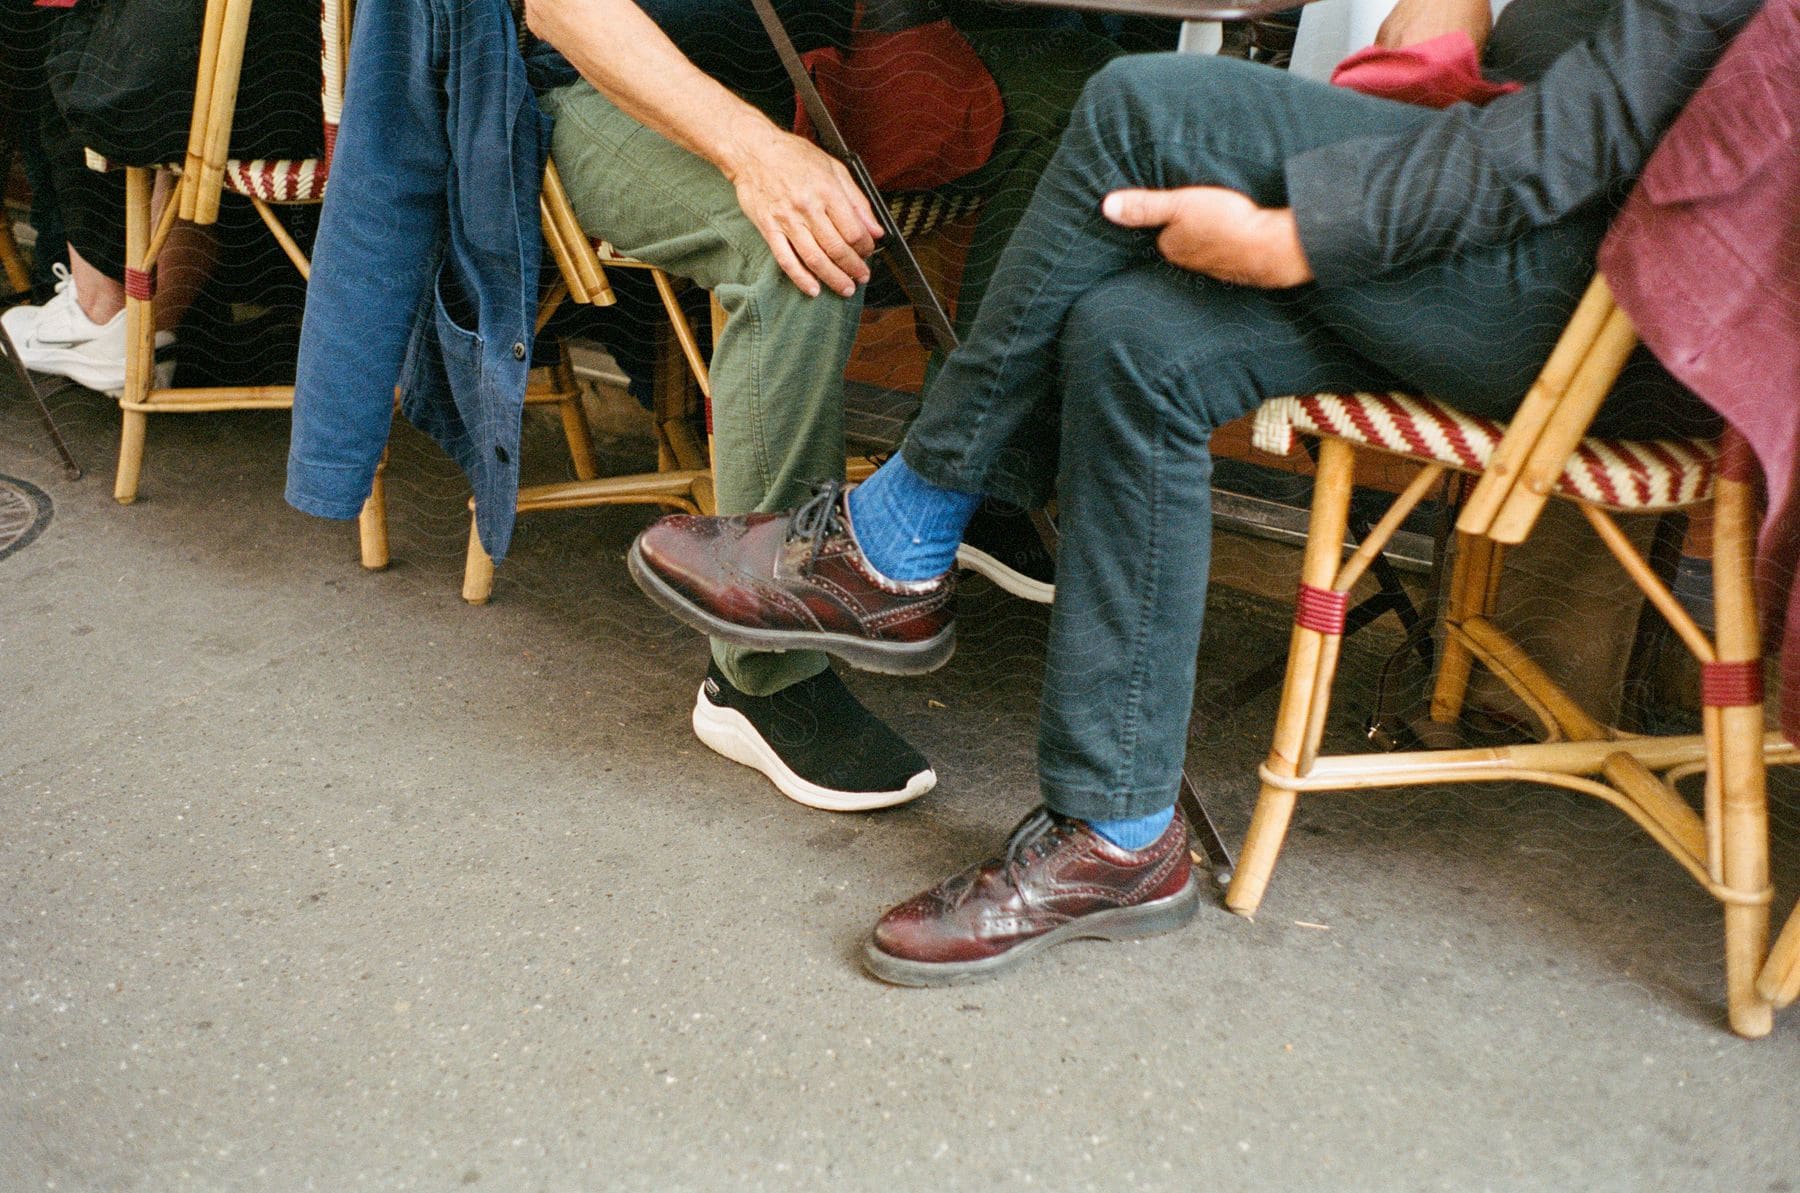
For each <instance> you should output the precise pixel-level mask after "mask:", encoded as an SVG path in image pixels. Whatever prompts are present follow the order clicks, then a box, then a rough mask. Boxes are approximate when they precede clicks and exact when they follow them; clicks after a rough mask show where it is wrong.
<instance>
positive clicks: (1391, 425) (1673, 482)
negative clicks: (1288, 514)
mask: <svg viewBox="0 0 1800 1193" xmlns="http://www.w3.org/2000/svg"><path fill="white" fill-rule="evenodd" d="M1296 432H1298V433H1301V434H1307V435H1326V436H1331V437H1333V438H1337V439H1346V440H1349V441H1350V442H1352V443H1361V444H1366V445H1368V446H1369V447H1373V448H1377V449H1379V450H1381V451H1387V452H1393V453H1394V454H1395V455H1401V456H1410V457H1412V458H1413V459H1416V460H1431V461H1435V462H1437V463H1439V464H1447V465H1449V466H1450V467H1451V468H1454V469H1457V470H1458V471H1461V472H1480V471H1482V470H1483V469H1484V468H1486V467H1487V462H1488V459H1489V458H1490V457H1491V456H1492V455H1493V453H1494V448H1495V447H1496V446H1497V445H1498V444H1499V442H1500V437H1501V436H1502V435H1504V434H1505V433H1506V426H1505V424H1503V423H1498V422H1495V421H1494V420H1493V419H1488V418H1479V417H1476V416H1475V415H1471V414H1464V413H1463V412H1462V411H1460V410H1455V409H1452V408H1451V407H1449V406H1446V405H1444V404H1442V403H1441V402H1434V401H1432V400H1431V399H1429V398H1421V397H1418V396H1416V395H1413V394H1398V393H1379V394H1378V393H1336V394H1333V393H1321V394H1305V395H1301V396H1298V397H1286V398H1271V399H1269V400H1268V401H1267V402H1264V403H1263V404H1262V405H1261V406H1260V407H1258V408H1257V411H1256V415H1255V423H1254V425H1253V428H1252V431H1251V443H1252V444H1253V445H1254V446H1255V447H1257V448H1259V449H1261V450H1262V451H1266V452H1271V453H1273V454H1275V455H1282V456H1284V455H1287V454H1288V453H1289V452H1291V451H1292V450H1293V449H1294V435H1295V433H1296ZM1718 456H1719V445H1718V444H1717V442H1715V441H1713V440H1710V439H1654V440H1650V439H1598V438H1592V437H1589V438H1586V439H1583V440H1582V441H1581V446H1580V447H1579V448H1578V449H1576V452H1575V454H1574V456H1572V457H1571V458H1570V460H1569V463H1568V466H1567V467H1565V468H1564V469H1563V474H1562V477H1561V479H1559V480H1558V481H1557V490H1558V492H1560V493H1562V494H1563V495H1564V496H1567V497H1574V498H1577V499H1579V500H1582V501H1586V502H1589V503H1591V504H1593V505H1598V506H1602V507H1604V508H1606V509H1612V510H1664V509H1678V508H1680V507H1682V506H1687V505H1692V504H1694V503H1695V502H1698V501H1703V500H1705V499H1706V498H1708V497H1710V496H1711V495H1712V487H1713V473H1714V465H1715V463H1716V461H1717V460H1718Z"/></svg>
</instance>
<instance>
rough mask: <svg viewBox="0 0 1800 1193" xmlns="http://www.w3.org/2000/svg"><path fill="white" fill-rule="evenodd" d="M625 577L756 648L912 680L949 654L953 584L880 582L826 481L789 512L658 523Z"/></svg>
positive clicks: (840, 494) (945, 580)
mask: <svg viewBox="0 0 1800 1193" xmlns="http://www.w3.org/2000/svg"><path fill="white" fill-rule="evenodd" d="M629 563H630V567H631V576H632V578H633V579H634V580H636V581H637V583H638V587H639V588H642V589H643V590H644V593H645V594H646V595H647V596H649V597H650V599H651V600H653V601H655V602H656V603H657V604H659V605H661V606H662V607H663V608H665V609H667V610H668V611H669V612H671V613H673V614H674V615H675V616H676V617H679V618H680V619H681V620H682V621H685V622H687V623H688V624H689V625H691V626H693V627H694V628H695V629H697V630H700V631H702V632H704V633H707V634H711V635H713V636H715V637H718V638H723V639H724V640H725V641H727V642H731V643H734V644H736V645H739V646H748V647H751V648H754V649H757V650H822V651H825V652H827V653H829V654H833V655H836V656H837V657H839V658H841V659H843V660H844V661H845V662H847V663H849V664H850V665H851V666H853V667H861V668H862V669H864V670H865V671H884V672H887V673H889V674H892V675H918V674H922V673H923V672H926V671H933V670H936V669H937V668H939V667H941V666H943V665H944V663H945V662H946V661H947V660H948V659H949V658H950V655H951V654H952V653H953V652H954V651H955V650H956V620H955V615H954V612H953V608H952V594H953V592H954V581H953V579H952V578H951V577H950V576H940V577H938V578H936V579H933V580H920V581H897V580H889V579H887V578H886V577H885V576H882V575H881V574H880V573H878V572H876V571H875V570H874V569H873V568H871V567H870V566H869V565H868V564H867V562H865V561H864V559H863V555H862V549H861V548H859V547H858V546H857V545H856V539H855V538H854V537H853V536H852V534H851V533H850V522H849V515H848V512H847V511H846V509H845V507H844V487H843V485H842V484H840V483H838V482H836V481H833V482H832V483H830V484H828V485H825V486H823V487H821V488H820V490H819V491H818V492H817V493H816V494H814V495H813V497H812V498H811V499H810V500H808V501H806V502H805V503H804V504H802V505H801V506H799V507H798V508H796V509H795V510H793V511H792V512H791V513H786V514H735V515H732V516H730V517H722V518H703V517H697V516H692V515H687V514H676V515H673V516H671V517H667V518H663V519H661V520H660V521H658V522H656V523H655V524H654V525H652V526H651V527H650V528H649V529H648V530H646V531H644V533H642V534H640V535H638V537H637V541H636V542H634V543H632V544H631V555H630V557H629Z"/></svg>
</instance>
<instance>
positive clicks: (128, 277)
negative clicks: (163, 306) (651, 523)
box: [125, 267, 156, 302]
mask: <svg viewBox="0 0 1800 1193" xmlns="http://www.w3.org/2000/svg"><path fill="white" fill-rule="evenodd" d="M125 297H126V298H135V299H137V300H138V301H139V302H149V301H150V300H151V299H152V298H155V297H156V273H155V272H154V271H152V270H143V269H131V268H129V267H127V268H126V270H125Z"/></svg>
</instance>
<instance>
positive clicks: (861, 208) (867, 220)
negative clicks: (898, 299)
mask: <svg viewBox="0 0 1800 1193" xmlns="http://www.w3.org/2000/svg"><path fill="white" fill-rule="evenodd" d="M831 164H832V167H833V168H834V169H835V170H836V172H837V179H838V185H839V186H840V187H842V188H843V190H844V198H845V199H846V200H847V201H848V202H849V204H850V209H851V210H852V211H853V212H855V213H856V217H857V219H858V220H860V221H861V223H862V226H863V228H864V229H865V230H866V231H867V232H868V241H867V244H868V247H867V248H860V247H859V249H858V251H859V252H861V253H862V255H863V256H865V257H867V256H868V255H869V254H870V253H872V252H874V251H875V242H876V241H877V240H880V239H881V238H882V236H883V235H885V232H884V230H883V229H882V227H881V221H880V220H878V219H876V218H875V209H874V208H873V207H871V206H869V200H868V198H867V196H865V195H864V194H863V193H862V188H861V187H859V186H857V185H856V179H854V178H852V177H851V176H850V171H849V170H847V169H845V168H844V164H843V163H842V162H840V161H837V160H835V159H834V160H833V161H832V163H831ZM846 238H847V239H848V237H846ZM851 243H852V244H857V243H858V242H857V241H855V240H852V241H851Z"/></svg>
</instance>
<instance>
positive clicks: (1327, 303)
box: [903, 55, 1606, 818]
mask: <svg viewBox="0 0 1800 1193" xmlns="http://www.w3.org/2000/svg"><path fill="white" fill-rule="evenodd" d="M1429 116H1430V113H1429V112H1427V111H1426V110H1424V109H1420V108H1414V107H1410V106H1407V105H1402V104H1397V103H1391V102H1388V101H1385V100H1378V99H1372V98H1369V97H1366V96H1362V95H1358V94H1355V93H1351V92H1347V91H1343V90H1341V89H1337V88H1332V87H1327V86H1324V85H1323V84H1319V83H1314V82H1311V81H1308V80H1304V79H1300V78H1296V77H1293V76H1290V75H1287V74H1285V73H1283V72H1280V71H1275V70H1271V69H1269V68H1267V67H1263V66H1256V65H1252V64H1248V63H1244V62H1240V61H1235V60H1231V59H1219V58H1204V57H1189V56H1177V55H1150V56H1139V57H1132V58H1124V59H1120V60H1118V61H1116V62H1114V63H1113V64H1111V65H1109V66H1108V67H1106V68H1105V69H1104V70H1103V71H1102V72H1100V73H1099V74H1098V75H1096V76H1095V78H1094V79H1093V81H1092V82H1091V83H1090V84H1089V85H1088V88H1087V90H1086V92H1085V93H1084V94H1083V97H1082V101H1081V103H1080V105H1079V106H1078V107H1077V109H1076V112H1075V114H1074V116H1073V118H1072V120H1071V123H1070V126H1069V129H1068V132H1067V133H1066V134H1065V135H1064V137H1063V141H1062V144H1061V147H1060V148H1059V149H1058V151H1057V154H1056V157H1055V160H1054V161H1053V162H1052V163H1051V166H1050V168H1049V170H1048V171H1047V172H1046V173H1045V174H1044V177H1043V179H1042V180H1041V181H1040V182H1039V184H1038V187H1037V190H1036V192H1035V193H1034V195H1033V197H1032V201H1031V204H1030V207H1029V209H1028V210H1027V212H1026V214H1025V217H1024V219H1023V220H1022V221H1021V223H1020V225H1019V228H1018V230H1017V232H1016V233H1015V234H1014V236H1013V238H1012V241H1011V243H1010V244H1009V245H1008V246H1007V249H1006V252H1005V253H1004V254H1003V256H1002V257H1001V261H1000V265H999V268H998V270H997V272H996V275H995V277H994V280H993V283H992V285H991V287H990V289H989V292H988V294H987V297H986V299H985V301H984V302H983V304H982V307H981V310H980V312H979V314H978V315H977V317H976V320H975V324H974V326H973V328H972V330H971V331H970V334H969V336H968V339H967V341H966V343H965V345H964V347H962V348H961V349H959V350H958V351H956V352H955V353H952V354H951V356H950V357H949V358H948V359H947V360H946V362H945V365H944V368H943V370H942V371H941V372H940V373H939V375H938V376H937V377H936V378H934V380H933V383H932V384H931V386H930V387H928V389H927V391H926V395H925V404H924V408H923V411H922V413H921V415H920V417H919V419H918V420H917V422H916V423H915V424H914V426H913V428H912V430H911V432H910V434H909V436H908V438H907V441H906V443H905V445H904V448H903V451H904V454H905V457H906V460H907V462H908V463H909V464H911V465H912V467H913V468H914V469H915V470H917V471H918V472H919V473H920V474H921V475H923V476H925V477H926V478H928V479H929V480H931V481H933V482H935V483H937V484H939V485H944V486H947V487H949V488H954V489H961V490H964V491H969V492H987V493H992V494H994V495H996V496H999V497H1002V498H1005V499H1007V500H1009V501H1013V502H1016V503H1018V504H1021V505H1025V506H1028V507H1029V506H1036V505H1039V504H1041V503H1042V502H1043V501H1044V500H1045V499H1046V497H1047V496H1048V495H1049V493H1050V491H1051V487H1052V482H1054V487H1055V491H1056V492H1057V494H1058V498H1059V501H1058V505H1059V510H1060V514H1061V523H1060V525H1061V530H1062V552H1061V556H1060V558H1059V559H1058V561H1057V574H1056V585H1057V593H1056V605H1055V608H1054V611H1053V613H1052V616H1051V624H1050V646H1049V662H1048V667H1047V670H1046V674H1045V678H1044V691H1043V704H1042V723H1041V730H1040V737H1039V747H1038V767H1039V777H1040V782H1041V785H1042V789H1043V795H1044V799H1045V802H1046V803H1048V804H1049V806H1050V807H1051V808H1053V809H1055V810H1056V811H1059V812H1062V813H1065V814H1067V815H1071V816H1080V817H1084V818H1103V817H1122V816H1141V815H1145V814H1148V813H1150V812H1154V811H1157V810H1159V809H1162V808H1166V807H1168V806H1170V805H1171V804H1172V803H1173V802H1174V800H1175V794H1176V790H1177V784H1178V782H1179V777H1180V768H1181V764H1182V759H1183V755H1184V752H1185V748H1186V742H1187V724H1188V718H1189V714H1190V711H1191V708H1192V704H1193V690H1194V659H1195V654H1196V651H1197V649H1198V645H1199V640H1200V623H1201V616H1202V614H1203V612H1204V609H1205V603H1206V582H1207V566H1208V556H1209V553H1210V546H1211V536H1212V525H1211V523H1212V512H1211V497H1210V480H1211V474H1212V459H1211V456H1210V454H1209V450H1208V441H1209V439H1210V437H1211V435H1212V432H1213V430H1214V428H1216V427H1218V426H1220V425H1222V424H1224V423H1226V422H1229V421H1231V420H1232V419H1235V418H1238V417H1239V416H1241V415H1244V414H1246V413H1248V412H1250V411H1251V410H1253V409H1255V408H1256V406H1257V405H1258V404H1259V403H1260V402H1261V401H1262V400H1263V399H1264V398H1267V397H1273V396H1276V395H1280V394H1285V393H1294V392H1304V391H1307V390H1318V389H1333V388H1340V387H1349V388H1385V387H1407V388H1421V389H1423V390H1425V391H1427V392H1430V393H1432V394H1434V395H1435V396H1438V397H1441V398H1443V399H1445V400H1448V401H1451V402H1454V403H1457V404H1459V405H1461V406H1462V407H1464V408H1465V409H1468V410H1471V411H1473V412H1477V413H1483V414H1489V415H1494V416H1500V417H1504V416H1506V415H1508V414H1510V413H1511V412H1512V410H1513V409H1514V408H1516V406H1517V403H1518V402H1519V400H1520V399H1521V398H1522V397H1523V395H1524V393H1525V390H1526V388H1527V387H1528V386H1529V385H1530V383H1531V380H1532V378H1533V377H1534V376H1535V374H1536V373H1537V370H1538V369H1539V367H1540V366H1541V365H1542V362H1543V360H1544V358H1545V356H1546V355H1547V354H1548V353H1549V350H1550V347H1551V345H1552V344H1553V342H1554V341H1555V338H1556V335H1557V333H1558V331H1559V330H1560V328H1561V327H1562V325H1563V323H1564V322H1565V321H1566V320H1567V318H1568V315H1569V313H1570V311H1571V310H1573V308H1574V304H1575V302H1576V300H1577V299H1578V298H1579V296H1580V292H1581V289H1582V287H1583V285H1584V284H1585V283H1586V281H1587V279H1588V277H1589V275H1590V274H1591V272H1592V269H1593V254H1594V251H1595V248H1596V246H1597V245H1598V243H1599V238H1600V235H1601V233H1602V232H1603V231H1604V225H1605V218H1606V214H1605V213H1604V212H1598V211H1596V212H1593V213H1591V215H1584V216H1581V217H1577V218H1575V219H1572V220H1568V221H1565V222H1563V223H1562V224H1559V225H1556V226H1553V227H1549V228H1545V229H1541V230H1538V231H1536V232H1533V233H1531V234H1529V235H1527V236H1525V237H1523V238H1521V239H1519V240H1517V241H1514V242H1512V243H1509V244H1505V245H1501V246H1497V247H1494V248H1492V249H1488V250H1486V251H1483V252H1481V253H1479V254H1465V255H1459V256H1456V257H1452V258H1447V259H1443V260H1439V261H1435V262H1433V263H1431V264H1429V265H1427V266H1425V267H1422V268H1415V269H1410V270H1406V271H1401V272H1396V273H1390V274H1387V275H1384V276H1383V277H1381V278H1379V279H1374V280H1370V281H1368V282H1366V283H1363V284H1360V285H1353V286H1336V287H1323V286H1306V287H1301V288H1299V289H1296V290H1291V291H1280V292H1272V291H1261V290H1252V289H1246V288H1243V287H1238V286H1230V285H1225V284H1223V283H1219V282H1215V281H1212V280H1210V279H1208V278H1204V277H1201V276H1198V275H1195V274H1190V273H1187V272H1184V271H1182V270H1179V269H1176V268H1174V267H1172V266H1170V265H1168V264H1167V263H1165V262H1163V261H1161V259H1160V258H1159V257H1158V256H1157V254H1156V250H1155V245H1154V240H1153V237H1152V236H1150V235H1148V234H1146V233H1144V232H1141V231H1132V230H1127V229H1122V228H1117V227H1114V226H1113V225H1111V224H1109V223H1108V222H1107V221H1106V220H1104V219H1103V218H1102V217H1101V215H1100V200H1101V198H1102V197H1103V196H1104V195H1105V194H1106V193H1107V192H1108V191H1111V190H1114V189H1117V188H1119V187H1129V186H1146V187H1171V186H1182V185H1189V184H1196V183H1212V184H1218V185H1223V186H1229V187H1234V188H1236V189H1238V190H1240V191H1243V192H1245V193H1247V194H1249V195H1250V196H1252V197H1253V198H1255V199H1256V200H1257V201H1258V202H1259V203H1262V204H1264V205H1265V206H1275V207H1279V206H1285V205H1286V202H1287V199H1286V190H1285V184H1284V180H1283V178H1284V176H1283V163H1284V162H1285V161H1286V159H1287V158H1288V157H1289V156H1290V155H1293V154H1295V153H1298V152H1301V151H1303V150H1306V149H1310V148H1312V147H1314V146H1317V145H1320V144H1325V143H1329V142H1334V141H1337V140H1342V139H1345V138H1349V137H1356V136H1361V135H1367V134H1370V133H1383V132H1395V131H1403V130H1405V129H1406V128H1408V127H1409V126H1411V125H1412V124H1413V122H1417V121H1420V120H1424V119H1427V118H1429ZM1059 429H1060V435H1059Z"/></svg>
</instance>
